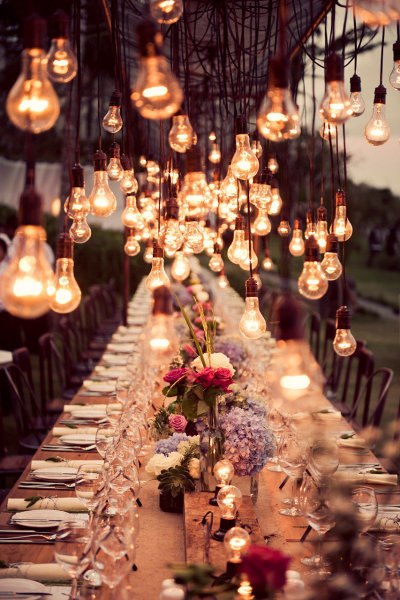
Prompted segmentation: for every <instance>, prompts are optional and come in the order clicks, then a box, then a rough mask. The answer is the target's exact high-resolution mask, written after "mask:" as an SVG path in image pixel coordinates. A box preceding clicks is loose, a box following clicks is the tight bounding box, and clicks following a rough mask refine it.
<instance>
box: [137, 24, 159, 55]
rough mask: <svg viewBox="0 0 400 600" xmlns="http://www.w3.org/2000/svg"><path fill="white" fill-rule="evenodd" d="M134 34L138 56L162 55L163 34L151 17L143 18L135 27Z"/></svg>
mask: <svg viewBox="0 0 400 600" xmlns="http://www.w3.org/2000/svg"><path fill="white" fill-rule="evenodd" d="M136 36H137V42H138V48H139V52H140V56H142V57H143V58H150V57H152V56H162V54H163V51H162V44H163V36H162V33H161V31H160V30H159V28H158V26H157V23H156V22H155V21H154V20H153V19H150V18H146V19H143V20H142V21H141V22H140V23H139V25H138V26H137V28H136Z"/></svg>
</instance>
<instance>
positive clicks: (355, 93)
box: [350, 73, 365, 117]
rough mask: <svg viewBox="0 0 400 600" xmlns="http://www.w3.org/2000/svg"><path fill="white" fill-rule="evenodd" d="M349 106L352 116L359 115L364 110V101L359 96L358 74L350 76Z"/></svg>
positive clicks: (359, 82) (359, 81)
mask: <svg viewBox="0 0 400 600" xmlns="http://www.w3.org/2000/svg"><path fill="white" fill-rule="evenodd" d="M350 107H351V110H352V116H353V117H360V116H361V115H362V114H364V111H365V102H364V99H363V97H362V96H361V79H360V77H359V76H358V75H356V74H355V73H354V75H353V76H352V77H351V78H350Z"/></svg>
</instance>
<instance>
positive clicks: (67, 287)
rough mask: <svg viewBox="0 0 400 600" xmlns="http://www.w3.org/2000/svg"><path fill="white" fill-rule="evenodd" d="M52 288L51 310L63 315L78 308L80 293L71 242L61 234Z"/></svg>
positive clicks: (66, 236)
mask: <svg viewBox="0 0 400 600" xmlns="http://www.w3.org/2000/svg"><path fill="white" fill-rule="evenodd" d="M53 287H54V293H53V294H52V296H51V298H50V300H49V307H50V308H51V310H54V312H56V313H60V314H65V313H69V312H72V311H73V310H75V308H77V307H78V306H79V304H80V301H81V296H82V293H81V290H80V288H79V285H78V284H77V282H76V279H75V277H74V260H73V241H72V239H71V237H70V236H69V235H68V234H61V235H60V238H59V241H58V258H57V261H56V272H55V275H54V280H53Z"/></svg>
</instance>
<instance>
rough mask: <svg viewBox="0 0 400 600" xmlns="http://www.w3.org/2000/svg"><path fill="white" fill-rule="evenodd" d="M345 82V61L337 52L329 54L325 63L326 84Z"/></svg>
mask: <svg viewBox="0 0 400 600" xmlns="http://www.w3.org/2000/svg"><path fill="white" fill-rule="evenodd" d="M330 81H344V67H343V59H342V57H341V56H339V54H336V52H332V53H331V54H329V56H328V57H327V59H326V61H325V82H326V83H329V82H330Z"/></svg>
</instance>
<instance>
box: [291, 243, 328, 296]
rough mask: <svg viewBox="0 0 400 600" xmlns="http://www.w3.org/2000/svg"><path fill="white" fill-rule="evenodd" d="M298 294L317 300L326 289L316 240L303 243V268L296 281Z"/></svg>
mask: <svg viewBox="0 0 400 600" xmlns="http://www.w3.org/2000/svg"><path fill="white" fill-rule="evenodd" d="M298 286H299V292H300V294H301V295H302V296H304V297H305V298H308V299H309V300H319V299H320V298H322V296H324V294H325V293H326V291H327V289H328V280H327V279H326V277H325V273H324V272H323V270H322V269H321V263H320V262H319V249H318V244H317V240H316V239H315V238H314V237H309V238H308V240H307V241H306V243H305V253H304V267H303V270H302V272H301V274H300V277H299V279H298Z"/></svg>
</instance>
